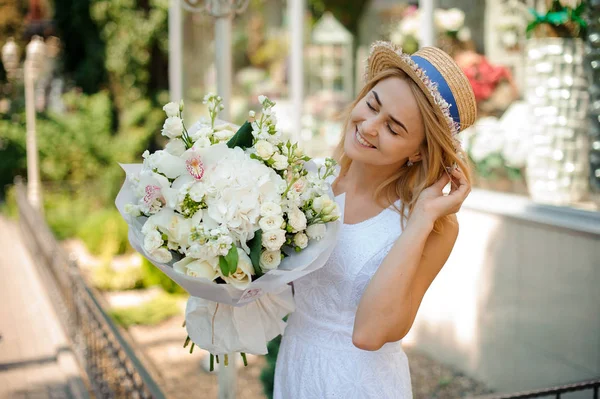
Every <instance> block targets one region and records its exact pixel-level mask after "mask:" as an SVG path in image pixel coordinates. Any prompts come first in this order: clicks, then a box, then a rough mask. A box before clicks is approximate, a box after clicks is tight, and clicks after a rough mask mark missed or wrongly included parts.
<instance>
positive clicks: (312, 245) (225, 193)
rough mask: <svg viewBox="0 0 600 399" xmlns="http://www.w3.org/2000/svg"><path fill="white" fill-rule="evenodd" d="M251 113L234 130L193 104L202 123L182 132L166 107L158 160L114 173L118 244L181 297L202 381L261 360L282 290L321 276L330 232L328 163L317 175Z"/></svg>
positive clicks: (333, 213)
mask: <svg viewBox="0 0 600 399" xmlns="http://www.w3.org/2000/svg"><path fill="white" fill-rule="evenodd" d="M259 101H260V103H261V105H262V112H261V114H260V116H258V115H256V114H255V113H254V112H253V111H250V112H249V119H248V121H247V122H245V123H244V124H243V125H242V126H241V127H239V128H238V127H236V126H235V125H232V124H230V123H225V122H222V121H219V120H217V114H218V112H219V111H220V110H222V109H223V105H222V100H221V98H220V97H219V96H216V95H213V94H208V95H207V96H205V97H204V103H205V104H207V105H208V111H209V116H210V118H208V119H206V118H203V119H200V120H199V121H198V122H196V123H194V124H193V125H192V126H190V127H189V129H188V128H186V126H185V123H184V122H183V119H182V113H183V108H184V104H183V102H181V103H180V104H176V103H174V102H171V103H168V104H166V105H165V106H164V107H163V110H164V111H165V113H166V116H167V118H166V120H165V122H164V124H163V127H162V135H164V136H165V137H167V138H168V139H169V141H168V143H167V145H166V146H165V148H164V149H163V150H158V151H156V152H154V153H150V152H149V151H145V152H144V153H143V155H142V157H143V163H142V164H126V165H121V166H122V167H123V169H124V170H125V172H126V175H127V177H126V180H125V183H124V184H123V187H122V188H121V191H120V192H119V194H118V196H117V199H116V205H117V208H118V209H119V211H120V213H121V215H122V216H123V217H124V219H125V220H126V221H127V223H128V226H129V240H130V242H131V244H132V246H133V247H134V248H135V249H136V250H137V251H138V252H140V253H141V254H142V255H143V256H145V257H146V258H147V259H149V260H150V261H151V262H152V263H153V264H154V265H155V266H156V267H158V268H159V269H160V270H161V271H163V272H164V273H165V274H167V275H168V276H169V277H170V278H171V279H172V280H173V281H175V282H176V283H177V284H178V285H180V286H181V287H182V288H184V289H185V290H186V291H187V292H188V293H189V294H190V298H189V300H188V303H187V307H186V322H185V326H186V329H187V332H188V339H187V340H186V343H185V345H184V346H187V344H189V343H190V342H192V347H191V349H190V351H191V350H193V347H194V345H198V346H199V347H201V348H203V349H206V350H208V351H209V352H210V353H211V369H212V367H213V359H214V355H217V361H218V355H223V354H224V355H225V356H227V355H226V354H227V353H231V352H240V353H241V354H242V357H243V359H244V362H245V353H253V354H265V353H266V352H267V349H266V343H267V342H268V341H269V340H271V339H273V338H275V337H276V336H277V335H279V334H281V333H283V330H284V329H285V323H284V322H283V320H282V319H283V317H285V316H286V315H287V314H288V313H290V312H291V311H293V310H294V302H293V297H292V292H291V287H290V286H289V284H288V283H289V282H291V281H294V280H296V279H298V278H300V277H302V276H304V275H306V274H308V273H310V272H312V271H314V270H317V269H318V268H320V267H322V266H323V265H324V264H325V262H326V260H327V259H328V258H329V256H330V254H331V251H332V250H333V247H334V245H335V242H336V240H337V235H338V231H339V228H340V226H339V225H340V223H339V218H340V216H341V215H340V211H339V209H338V206H337V204H336V203H335V202H334V201H333V199H332V198H333V193H332V191H331V185H330V183H331V181H332V180H333V178H334V177H335V173H336V171H337V170H336V164H335V162H334V161H333V160H332V159H326V160H325V161H324V162H323V163H322V165H320V166H317V165H316V163H315V162H313V161H312V160H311V159H310V158H309V157H308V156H306V154H304V152H303V151H302V150H301V148H299V147H298V145H297V144H296V143H291V142H290V141H284V140H283V138H282V135H281V132H280V131H279V130H278V129H277V127H276V122H277V120H276V117H275V114H274V112H273V106H274V105H275V104H274V103H273V102H272V101H271V100H269V99H268V98H266V97H264V96H259ZM225 363H227V358H226V357H225Z"/></svg>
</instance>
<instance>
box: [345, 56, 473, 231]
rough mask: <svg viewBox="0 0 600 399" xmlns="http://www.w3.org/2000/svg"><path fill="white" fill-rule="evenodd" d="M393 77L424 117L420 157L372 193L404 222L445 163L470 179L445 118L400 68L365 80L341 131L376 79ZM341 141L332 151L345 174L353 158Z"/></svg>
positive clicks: (439, 226)
mask: <svg viewBox="0 0 600 399" xmlns="http://www.w3.org/2000/svg"><path fill="white" fill-rule="evenodd" d="M392 77H395V78H399V79H402V80H404V81H406V82H407V83H408V85H409V87H410V90H411V92H412V94H413V96H414V97H415V99H416V101H417V105H418V107H419V111H420V112H421V115H422V118H423V126H424V130H425V139H424V140H423V143H422V144H421V147H420V152H421V161H419V162H416V163H415V164H414V165H413V166H410V167H405V166H402V167H400V169H398V171H396V173H394V174H393V175H392V176H390V177H389V178H388V179H386V180H385V181H384V182H383V183H381V185H379V187H377V189H376V190H375V193H374V197H375V199H376V200H377V202H378V203H380V204H381V205H382V206H384V207H388V206H390V205H393V206H394V208H396V210H397V211H398V212H399V213H400V216H401V223H402V225H403V226H405V225H406V221H407V219H408V217H410V215H411V214H412V212H413V210H414V207H415V203H416V201H417V199H418V198H419V195H420V194H421V192H422V191H423V190H424V189H426V188H427V187H429V186H431V185H432V184H433V183H435V182H436V181H437V180H438V179H440V178H441V177H442V175H443V174H444V173H448V172H447V171H446V167H451V166H452V165H454V164H456V165H457V166H458V167H459V168H460V170H461V171H462V173H463V175H464V176H465V178H466V179H467V181H468V182H469V183H470V182H471V171H470V166H469V164H468V163H467V162H466V161H464V160H465V159H467V157H466V156H465V155H464V153H463V151H462V149H459V150H458V152H457V150H456V149H455V147H454V143H453V139H452V137H451V135H450V131H449V129H448V125H447V124H446V122H445V121H444V120H442V119H441V117H438V116H437V114H436V112H435V110H434V109H433V107H432V105H431V103H430V102H429V100H428V98H427V96H426V95H425V93H424V92H423V91H422V90H421V88H420V87H419V86H418V85H417V84H416V83H415V82H414V81H413V80H412V79H411V78H409V77H408V75H406V74H405V73H404V72H403V71H402V70H400V69H395V68H394V69H386V70H383V71H381V72H380V73H379V74H377V75H375V76H374V77H373V78H372V79H371V80H370V81H368V82H367V83H366V84H365V86H364V87H363V88H362V90H361V91H360V93H359V94H358V96H357V97H356V99H355V100H354V101H353V102H352V104H350V106H349V107H348V109H347V111H346V113H345V118H344V119H345V120H344V124H343V126H344V130H343V131H344V132H345V131H346V129H347V127H348V124H349V123H350V113H351V111H352V109H353V108H354V107H355V106H356V105H357V104H358V103H359V102H360V101H361V100H362V99H363V98H364V97H365V96H366V95H367V94H368V93H369V91H370V90H371V89H372V88H373V87H374V86H375V85H376V84H377V83H378V82H379V81H381V80H383V79H388V78H392ZM344 141H345V134H342V137H341V140H340V142H339V144H338V146H337V148H336V149H335V152H334V157H335V159H336V160H337V161H338V163H339V165H340V167H341V171H340V176H343V175H345V174H346V172H347V171H348V169H349V168H350V164H351V163H352V160H351V159H350V158H348V156H347V155H346V153H345V152H344ZM396 199H400V202H401V205H400V207H399V208H398V207H397V206H396V205H395V201H396ZM449 221H450V217H449V216H445V217H442V218H440V219H438V220H437V221H436V222H435V225H434V231H436V232H439V231H441V229H442V226H443V225H445V223H446V222H449Z"/></svg>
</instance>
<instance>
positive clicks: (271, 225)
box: [258, 215, 284, 231]
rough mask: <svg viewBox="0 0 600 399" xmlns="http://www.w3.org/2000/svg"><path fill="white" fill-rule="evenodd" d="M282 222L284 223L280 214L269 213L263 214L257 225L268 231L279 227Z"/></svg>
mask: <svg viewBox="0 0 600 399" xmlns="http://www.w3.org/2000/svg"><path fill="white" fill-rule="evenodd" d="M283 223H284V220H283V218H282V217H281V216H279V215H270V216H263V217H262V218H260V221H259V222H258V225H259V226H260V228H261V229H262V231H269V230H277V229H281V226H282V225H283Z"/></svg>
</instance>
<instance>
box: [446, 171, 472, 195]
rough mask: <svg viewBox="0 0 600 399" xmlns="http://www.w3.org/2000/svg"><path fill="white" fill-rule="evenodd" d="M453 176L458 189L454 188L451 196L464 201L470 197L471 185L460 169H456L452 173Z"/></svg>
mask: <svg viewBox="0 0 600 399" xmlns="http://www.w3.org/2000/svg"><path fill="white" fill-rule="evenodd" d="M451 175H452V180H453V182H454V184H455V185H456V187H453V189H452V190H451V191H450V194H449V195H455V196H458V197H461V198H462V199H463V200H464V198H466V197H467V195H469V193H470V192H471V185H470V184H469V182H468V181H467V178H466V177H465V175H464V174H463V173H462V172H461V171H460V169H458V168H457V169H454V170H453V171H452V172H451ZM454 184H453V186H454Z"/></svg>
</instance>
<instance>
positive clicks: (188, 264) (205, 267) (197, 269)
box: [173, 257, 219, 281]
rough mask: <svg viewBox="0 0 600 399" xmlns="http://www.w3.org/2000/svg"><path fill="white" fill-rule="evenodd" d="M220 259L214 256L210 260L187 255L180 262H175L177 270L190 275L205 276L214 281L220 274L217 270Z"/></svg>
mask: <svg viewBox="0 0 600 399" xmlns="http://www.w3.org/2000/svg"><path fill="white" fill-rule="evenodd" d="M218 262H219V259H218V258H212V259H211V260H210V261H206V260H201V259H194V258H191V257H185V258H183V259H181V260H180V261H178V262H175V263H173V269H175V271H177V272H179V273H182V274H185V275H187V276H190V277H199V278H205V279H207V280H210V281H213V280H214V279H216V278H217V277H219V274H218V273H217V271H216V268H217V266H218Z"/></svg>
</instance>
